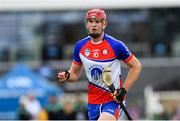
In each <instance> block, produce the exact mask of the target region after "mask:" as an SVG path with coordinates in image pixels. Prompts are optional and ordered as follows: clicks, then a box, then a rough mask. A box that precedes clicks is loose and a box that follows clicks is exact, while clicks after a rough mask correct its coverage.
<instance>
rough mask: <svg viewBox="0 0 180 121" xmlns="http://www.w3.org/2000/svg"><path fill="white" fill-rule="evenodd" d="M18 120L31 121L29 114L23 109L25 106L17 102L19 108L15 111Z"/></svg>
mask: <svg viewBox="0 0 180 121" xmlns="http://www.w3.org/2000/svg"><path fill="white" fill-rule="evenodd" d="M17 119H18V120H31V119H32V116H31V114H30V113H29V112H28V111H27V110H26V109H25V105H24V103H23V102H22V101H20V102H19V108H18V110H17Z"/></svg>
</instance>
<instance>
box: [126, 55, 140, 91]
mask: <svg viewBox="0 0 180 121" xmlns="http://www.w3.org/2000/svg"><path fill="white" fill-rule="evenodd" d="M126 64H127V65H128V67H129V68H130V69H129V72H128V75H127V78H126V80H125V82H124V85H123V87H124V88H125V89H126V91H128V90H129V89H130V88H131V87H132V85H133V84H134V82H135V81H136V80H137V78H138V77H139V74H140V72H141V70H142V65H141V63H140V62H139V60H138V59H137V58H136V57H135V56H133V57H132V59H131V60H129V61H128V62H127V63H126Z"/></svg>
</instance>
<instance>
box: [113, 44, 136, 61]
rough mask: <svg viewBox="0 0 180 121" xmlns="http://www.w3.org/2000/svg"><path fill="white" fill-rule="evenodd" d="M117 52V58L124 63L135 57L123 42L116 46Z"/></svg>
mask: <svg viewBox="0 0 180 121" xmlns="http://www.w3.org/2000/svg"><path fill="white" fill-rule="evenodd" d="M116 50H117V51H116V55H117V58H118V59H120V60H122V61H124V62H128V61H129V60H130V59H131V58H132V57H133V54H132V53H131V52H130V51H129V49H128V47H127V46H126V45H125V44H124V43H123V42H122V41H119V42H118V43H117V44H116Z"/></svg>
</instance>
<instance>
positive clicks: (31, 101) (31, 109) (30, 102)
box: [22, 93, 42, 120]
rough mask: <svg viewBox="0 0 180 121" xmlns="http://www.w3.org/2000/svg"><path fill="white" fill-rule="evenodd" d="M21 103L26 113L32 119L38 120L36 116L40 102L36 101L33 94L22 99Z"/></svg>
mask: <svg viewBox="0 0 180 121" xmlns="http://www.w3.org/2000/svg"><path fill="white" fill-rule="evenodd" d="M22 101H23V103H24V106H25V109H26V110H27V112H28V113H30V114H31V116H32V119H33V120H36V119H38V115H39V113H40V111H41V109H42V108H41V104H40V102H39V101H38V100H37V99H36V97H35V96H34V94H33V93H28V95H27V96H26V97H22Z"/></svg>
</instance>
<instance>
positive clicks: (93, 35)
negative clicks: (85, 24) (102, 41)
mask: <svg viewBox="0 0 180 121" xmlns="http://www.w3.org/2000/svg"><path fill="white" fill-rule="evenodd" d="M88 35H89V36H91V37H92V38H94V39H96V38H98V37H99V36H100V34H98V33H96V34H93V33H88Z"/></svg>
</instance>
